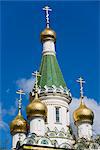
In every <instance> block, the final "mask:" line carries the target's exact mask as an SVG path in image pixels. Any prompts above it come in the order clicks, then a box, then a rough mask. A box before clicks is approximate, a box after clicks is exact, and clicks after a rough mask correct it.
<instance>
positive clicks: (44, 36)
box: [40, 28, 56, 42]
mask: <svg viewBox="0 0 100 150" xmlns="http://www.w3.org/2000/svg"><path fill="white" fill-rule="evenodd" d="M40 38H41V42H44V41H46V40H53V41H54V42H55V41H56V33H55V31H53V30H52V29H50V28H46V29H45V30H44V31H42V32H41V35H40Z"/></svg>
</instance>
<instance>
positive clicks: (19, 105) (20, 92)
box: [16, 89, 25, 113]
mask: <svg viewBox="0 0 100 150" xmlns="http://www.w3.org/2000/svg"><path fill="white" fill-rule="evenodd" d="M16 93H17V94H19V100H18V112H19V113H21V108H22V95H25V93H24V91H23V90H21V89H20V90H18V91H16Z"/></svg>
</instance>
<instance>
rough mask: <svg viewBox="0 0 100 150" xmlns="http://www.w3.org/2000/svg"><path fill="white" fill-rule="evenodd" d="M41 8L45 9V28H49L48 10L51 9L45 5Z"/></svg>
mask: <svg viewBox="0 0 100 150" xmlns="http://www.w3.org/2000/svg"><path fill="white" fill-rule="evenodd" d="M43 10H44V11H45V14H46V26H47V28H49V11H52V9H50V7H48V6H45V7H44V8H43Z"/></svg>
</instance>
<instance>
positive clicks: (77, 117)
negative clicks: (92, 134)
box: [73, 102, 94, 124]
mask: <svg viewBox="0 0 100 150" xmlns="http://www.w3.org/2000/svg"><path fill="white" fill-rule="evenodd" d="M73 118H74V122H75V124H77V123H78V122H81V123H82V122H89V123H90V124H93V119H94V113H93V111H92V110H91V109H89V108H88V107H87V106H86V105H85V104H84V103H83V102H81V104H80V106H79V108H78V109H76V110H75V111H74V113H73Z"/></svg>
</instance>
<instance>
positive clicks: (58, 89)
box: [32, 6, 72, 131]
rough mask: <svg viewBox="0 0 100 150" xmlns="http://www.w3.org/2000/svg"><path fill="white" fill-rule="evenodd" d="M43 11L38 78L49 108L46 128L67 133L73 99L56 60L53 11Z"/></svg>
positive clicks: (48, 9) (47, 8) (44, 100)
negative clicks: (44, 17) (50, 12)
mask: <svg viewBox="0 0 100 150" xmlns="http://www.w3.org/2000/svg"><path fill="white" fill-rule="evenodd" d="M43 10H45V11H46V12H45V14H46V28H45V29H44V30H43V31H42V32H41V35H40V38H41V42H42V45H43V51H42V61H41V65H40V69H39V72H40V74H41V77H38V80H39V81H38V86H39V95H40V97H41V100H42V102H44V103H45V104H46V105H47V108H48V114H47V122H46V127H47V128H49V129H50V130H54V128H57V129H58V130H61V129H62V128H63V129H64V131H67V127H66V126H69V125H70V121H69V104H70V102H71V100H72V98H71V94H70V91H69V89H68V88H67V87H66V83H65V81H64V78H63V75H62V72H61V70H60V67H59V65H58V62H57V58H56V52H55V43H56V33H55V31H53V30H52V29H51V28H50V24H49V11H52V10H51V9H50V8H49V7H48V6H46V7H45V8H43ZM32 95H34V91H33V93H32ZM63 118H64V119H63Z"/></svg>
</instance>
